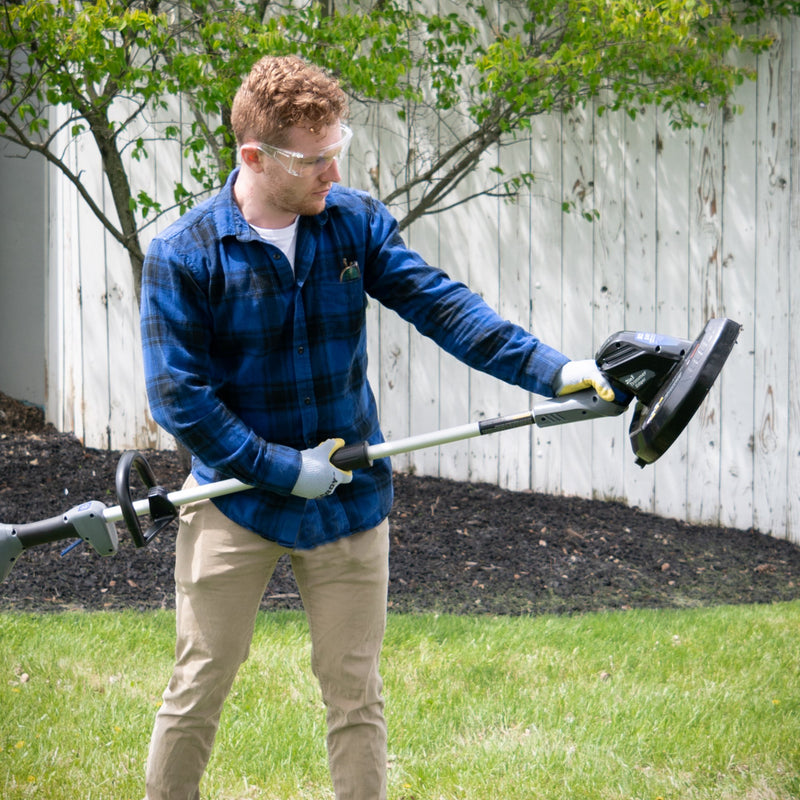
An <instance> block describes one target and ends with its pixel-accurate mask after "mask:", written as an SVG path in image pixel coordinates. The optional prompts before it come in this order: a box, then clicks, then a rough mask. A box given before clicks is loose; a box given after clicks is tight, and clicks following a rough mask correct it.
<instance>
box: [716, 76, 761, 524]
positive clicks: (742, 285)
mask: <svg viewBox="0 0 800 800" xmlns="http://www.w3.org/2000/svg"><path fill="white" fill-rule="evenodd" d="M737 100H738V101H740V102H741V103H742V104H743V105H744V106H745V108H746V109H749V110H750V113H744V114H732V113H730V112H727V111H726V112H723V113H724V117H723V128H722V132H723V148H724V149H723V154H724V162H725V172H724V187H725V188H724V195H723V203H722V248H723V249H722V271H723V299H724V309H723V311H724V315H725V316H727V317H730V318H731V319H734V320H736V321H737V322H738V323H740V324H741V325H742V330H741V332H740V333H739V339H738V343H737V345H736V347H735V348H734V350H733V352H732V353H731V355H730V357H729V359H728V362H727V363H726V365H725V369H724V370H723V371H722V375H721V376H720V378H719V388H720V399H721V403H720V413H721V416H720V434H721V435H720V459H721V470H720V522H721V523H722V524H723V525H733V524H734V520H738V524H739V525H741V526H743V527H750V526H751V525H752V524H753V447H752V442H753V439H752V437H753V413H754V409H753V349H754V346H755V338H754V330H755V309H754V307H753V298H754V296H755V283H756V269H757V265H756V252H755V236H756V186H757V174H756V148H755V144H756V137H757V135H758V131H757V124H756V115H755V114H754V113H752V109H754V108H755V107H756V100H757V94H756V85H755V83H752V82H750V83H747V84H745V85H744V86H742V88H741V89H740V90H739V92H738V95H737Z"/></svg>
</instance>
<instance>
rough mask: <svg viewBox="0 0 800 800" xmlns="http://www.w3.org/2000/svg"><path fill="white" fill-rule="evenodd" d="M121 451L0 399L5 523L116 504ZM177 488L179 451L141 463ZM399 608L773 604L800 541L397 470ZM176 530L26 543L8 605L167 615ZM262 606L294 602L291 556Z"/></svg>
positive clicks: (783, 591) (3, 603) (795, 564)
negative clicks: (116, 541) (78, 542)
mask: <svg viewBox="0 0 800 800" xmlns="http://www.w3.org/2000/svg"><path fill="white" fill-rule="evenodd" d="M120 455H121V453H119V452H115V451H107V450H95V449H89V448H84V447H83V446H82V445H81V443H80V442H79V441H78V440H77V439H76V438H75V437H74V436H72V435H70V434H64V433H59V432H57V431H55V429H53V428H52V427H51V426H47V425H45V424H44V421H43V418H42V415H41V411H39V410H38V409H36V408H32V407H30V406H27V405H24V404H21V403H18V402H16V401H14V400H12V399H11V398H8V397H6V396H5V395H2V394H0V520H2V522H3V523H4V524H6V525H10V524H12V523H13V524H21V523H25V522H33V521H36V520H40V519H44V518H47V517H51V516H56V515H60V514H62V513H63V512H65V511H66V510H67V509H69V508H71V507H73V506H76V505H78V504H80V503H82V502H85V501H87V500H100V501H102V502H103V503H105V504H106V505H109V506H111V505H115V504H116V502H117V500H116V497H115V495H114V476H115V471H116V466H117V462H118V460H119V457H120ZM145 455H146V457H147V459H148V461H149V463H150V464H151V466H152V467H153V470H154V472H155V474H156V476H157V478H158V480H159V483H160V484H161V485H163V486H164V487H165V488H166V489H168V490H170V491H172V490H174V489H177V488H179V487H180V485H181V483H182V482H183V470H182V468H181V465H180V463H179V460H178V457H177V455H176V454H175V453H174V452H171V451H157V452H148V453H146V454H145ZM391 525H392V527H391V539H392V553H391V583H390V589H389V606H390V609H391V610H394V611H403V612H430V611H435V612H440V613H456V614H513V615H519V614H542V613H559V614H562V613H578V612H586V611H600V610H608V609H628V608H636V607H650V608H686V607H692V606H707V605H714V604H721V603H771V602H776V601H784V600H794V599H797V598H798V597H800V548H798V547H797V546H796V545H793V544H791V543H789V542H787V541H784V540H781V539H776V538H774V537H771V536H767V535H764V534H761V533H758V532H756V531H752V530H736V529H730V528H717V527H710V526H699V525H689V524H686V523H684V522H681V521H679V520H673V519H665V518H663V517H659V516H655V515H653V514H648V513H644V512H642V511H640V510H638V509H635V508H629V507H627V506H625V505H623V504H621V503H610V502H600V501H591V500H582V499H578V498H565V497H554V496H550V495H544V494H539V493H533V492H511V491H506V490H503V489H498V488H497V487H495V486H489V485H485V484H472V483H466V482H459V481H451V480H445V479H441V478H427V477H420V476H414V475H405V474H397V475H396V502H395V507H394V510H393V513H392V517H391ZM175 528H176V526H175V524H172V525H171V526H170V527H169V528H168V529H167V530H165V531H164V532H162V533H161V534H160V535H159V536H158V537H157V538H156V539H155V540H154V541H153V542H152V543H151V544H150V545H149V546H148V547H146V548H141V549H137V548H135V547H134V546H133V543H132V541H131V539H130V536H129V534H128V533H127V531H126V530H125V528H124V527H123V526H122V525H121V524H120V525H119V526H118V529H119V532H120V549H119V552H118V553H117V554H116V555H114V556H111V557H107V558H101V557H100V556H98V555H96V554H95V553H94V552H93V551H92V550H91V549H90V548H87V547H80V548H76V549H73V550H71V551H70V552H68V553H66V554H64V555H62V551H63V550H64V549H65V548H66V547H67V545H68V544H69V543H68V542H55V543H52V544H48V545H41V546H39V547H33V548H30V549H28V550H25V551H24V552H23V553H22V554H21V556H20V557H19V559H18V560H17V563H16V564H15V566H14V568H13V569H12V571H11V573H10V574H9V576H8V578H7V579H6V581H5V582H4V583H2V584H0V609H2V610H19V611H58V610H64V609H76V608H77V609H122V608H132V609H153V608H172V607H173V605H174V590H173V585H172V560H173V557H174V542H175V532H176V531H175ZM262 605H263V608H264V609H286V608H300V607H301V605H300V599H299V596H298V594H297V586H296V584H295V582H294V578H293V577H292V574H291V569H290V567H289V563H288V561H287V560H281V562H280V563H279V565H278V569H277V570H276V573H275V575H274V577H273V579H272V581H271V583H270V585H269V587H268V590H267V593H266V594H265V596H264V600H263V604H262Z"/></svg>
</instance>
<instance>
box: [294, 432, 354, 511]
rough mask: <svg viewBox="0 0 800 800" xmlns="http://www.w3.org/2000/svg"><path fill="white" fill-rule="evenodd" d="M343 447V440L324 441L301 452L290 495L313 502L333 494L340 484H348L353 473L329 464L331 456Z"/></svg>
mask: <svg viewBox="0 0 800 800" xmlns="http://www.w3.org/2000/svg"><path fill="white" fill-rule="evenodd" d="M343 446H344V439H326V440H325V441H324V442H322V444H318V445H317V446H316V447H313V448H311V449H309V450H301V451H300V455H301V456H302V457H303V465H302V466H301V467H300V475H299V476H298V478H297V482H296V483H295V485H294V488H293V489H292V494H294V495H297V497H305V498H306V500H313V499H315V498H317V497H325V496H327V495H329V494H333V493H334V492H335V491H336V487H337V486H338V485H339V484H340V483H350V481H352V480H353V473H352V471H350V470H347V471H345V470H341V469H337V468H336V467H334V466H333V464H331V456H332V455H333V454H334V453H335V452H336V451H337V450H338V449H339V448H340V447H343Z"/></svg>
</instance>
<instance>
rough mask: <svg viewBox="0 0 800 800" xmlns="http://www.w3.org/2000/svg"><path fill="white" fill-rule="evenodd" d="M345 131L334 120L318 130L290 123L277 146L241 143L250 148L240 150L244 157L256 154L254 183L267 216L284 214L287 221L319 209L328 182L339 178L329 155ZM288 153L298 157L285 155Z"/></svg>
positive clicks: (337, 146) (331, 155)
mask: <svg viewBox="0 0 800 800" xmlns="http://www.w3.org/2000/svg"><path fill="white" fill-rule="evenodd" d="M346 134H347V131H346V129H344V128H342V127H340V125H339V124H338V123H337V124H335V125H329V126H327V127H325V128H323V129H322V130H319V131H310V130H309V129H307V128H299V127H293V128H291V129H290V130H289V135H288V137H287V139H286V141H285V143H284V145H283V147H282V148H280V149H278V148H270V147H269V146H263V147H262V148H261V149H259V146H258V145H245V148H243V150H247V149H250V148H252V149H250V153H249V154H248V153H246V152H243V157H244V158H245V160H247V158H248V155H252V156H256V155H257V157H258V162H259V165H260V167H261V174H260V175H258V177H257V178H256V181H255V183H256V186H257V189H256V191H257V194H258V199H259V203H260V204H263V207H264V211H265V212H266V213H267V214H269V215H270V216H271V217H276V216H279V217H285V218H287V219H288V220H289V222H291V219H293V218H294V217H295V216H297V215H298V214H300V215H313V214H319V213H320V212H322V211H323V210H324V209H325V198H326V197H327V196H328V192H329V191H330V189H331V186H332V185H333V184H334V183H338V182H339V181H340V180H341V178H342V176H341V174H340V172H339V164H338V158H336V157H333V156H335V155H336V154H337V153H338V150H339V144H340V143H341V142H342V140H343V137H346ZM348 138H349V137H348ZM291 153H294V154H299V155H300V156H302V158H300V157H295V158H292V157H290V156H289V155H287V154H291ZM292 172H299V173H300V174H292ZM289 222H287V223H286V224H289Z"/></svg>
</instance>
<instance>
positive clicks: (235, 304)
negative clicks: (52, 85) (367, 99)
mask: <svg viewBox="0 0 800 800" xmlns="http://www.w3.org/2000/svg"><path fill="white" fill-rule="evenodd" d="M236 174H237V172H234V173H233V174H232V175H231V177H230V178H229V179H228V181H227V183H226V185H225V187H224V188H223V189H222V190H221V192H220V193H219V194H218V195H216V196H215V197H213V198H211V199H210V200H208V201H206V202H205V203H203V204H202V205H200V206H198V207H197V208H195V209H193V210H192V211H190V212H189V213H188V214H186V215H185V216H184V217H182V218H181V219H180V220H179V221H178V222H176V223H175V224H173V225H172V226H170V227H169V228H168V229H167V230H166V231H164V232H163V233H162V234H161V235H159V236H158V237H157V238H155V239H154V240H153V242H152V243H151V245H150V247H149V249H148V253H147V258H146V260H145V265H144V275H143V279H142V306H141V332H142V343H143V350H144V367H145V379H146V385H147V394H148V398H149V402H150V409H151V412H152V415H153V418H154V419H155V420H156V422H158V423H159V424H160V425H161V426H162V427H163V428H164V429H165V430H167V431H168V432H169V433H171V434H172V435H174V436H175V438H176V439H178V440H179V441H180V442H182V443H183V444H184V445H185V446H186V447H187V448H188V449H189V450H190V451H191V452H192V453H194V455H195V458H194V461H193V468H192V470H193V473H194V475H195V477H196V478H197V480H198V481H199V482H200V483H201V484H203V483H208V482H211V481H217V480H221V479H223V478H229V477H233V478H238V479H239V480H241V481H244V482H245V483H247V484H250V485H252V486H253V487H254V488H253V489H251V490H246V491H243V492H239V493H236V494H232V495H228V496H227V497H221V498H216V499H215V500H214V502H215V503H216V504H217V506H218V507H219V508H220V510H221V511H222V512H223V513H224V514H225V515H226V516H228V517H229V518H230V519H232V520H234V521H235V522H237V523H239V524H240V525H243V526H244V527H246V528H249V529H250V530H253V531H255V532H256V533H258V534H260V535H262V536H264V537H266V538H268V539H271V540H273V541H277V542H279V543H280V544H283V545H285V546H287V547H296V548H308V547H314V546H316V545H318V544H321V543H323V542H328V541H333V540H335V539H338V538H340V537H342V536H346V535H348V534H350V533H354V532H357V531H361V530H366V529H368V528H371V527H374V526H375V525H377V524H378V523H379V522H380V521H381V520H382V519H383V518H384V517H386V516H387V514H388V513H389V510H390V508H391V504H392V482H391V465H390V463H389V459H382V460H380V461H378V462H376V463H375V464H374V465H373V467H372V468H370V469H364V470H356V472H355V475H354V478H353V481H352V483H350V484H345V485H342V486H339V488H338V489H337V490H336V492H335V493H334V494H333V495H331V496H330V497H324V498H320V499H318V500H309V501H306V500H303V499H302V498H298V497H294V496H292V495H291V494H290V492H291V489H292V487H293V486H294V483H295V481H296V480H297V476H298V474H299V471H300V463H301V458H300V454H299V451H300V450H302V449H305V448H308V447H314V446H316V445H317V444H319V442H321V441H323V440H324V439H327V438H329V437H334V436H337V437H341V438H343V439H344V440H345V442H346V443H348V444H352V443H356V442H360V441H363V440H367V441H369V442H370V443H372V444H374V443H377V442H381V441H383V437H382V435H381V430H380V426H379V422H378V415H377V407H376V404H375V399H374V397H373V394H372V390H371V389H370V386H369V383H368V381H367V339H366V329H365V328H366V326H365V322H366V317H365V311H366V305H367V297H368V296H370V297H372V298H374V299H375V300H377V301H378V302H380V303H382V304H383V305H384V306H387V307H388V308H391V309H393V310H395V311H396V312H397V313H398V314H400V316H401V317H403V318H404V319H406V320H408V321H409V322H411V323H412V324H413V325H415V326H416V328H417V329H418V330H419V331H420V332H421V333H423V334H425V335H426V336H429V337H430V338H432V339H433V340H434V341H436V342H437V343H438V344H439V345H440V346H441V347H442V348H444V349H445V350H446V351H448V352H449V353H451V354H453V355H454V356H456V357H457V358H459V359H460V360H461V361H463V362H465V363H466V364H468V365H470V366H472V367H475V368H477V369H480V370H483V371H485V372H488V373H489V374H491V375H493V376H494V377H496V378H498V379H500V380H503V381H507V382H509V383H512V384H515V385H518V386H521V387H522V388H524V389H526V390H527V391H531V392H536V393H538V394H544V395H550V394H551V393H552V390H551V384H552V381H553V378H554V376H555V374H556V372H557V371H558V369H559V368H560V367H561V366H562V365H563V364H564V363H566V361H567V360H568V359H567V358H565V357H564V356H563V355H561V354H560V353H558V352H557V351H556V350H553V349H552V348H550V347H548V346H547V345H545V344H543V343H541V342H539V340H538V339H536V338H535V337H533V336H532V335H530V334H528V333H527V332H526V331H524V330H523V329H522V328H520V327H518V326H516V325H513V324H511V323H510V322H507V321H505V320H503V319H502V318H501V317H499V316H498V315H497V314H496V313H495V312H494V311H492V310H491V309H490V308H489V307H488V306H487V305H486V303H484V302H483V300H482V299H481V298H480V297H478V296H477V295H476V294H473V293H472V292H471V291H469V290H468V289H467V287H466V286H464V285H463V284H461V283H458V282H456V281H453V280H451V279H450V278H448V277H447V275H446V274H445V273H444V272H442V271H441V270H438V269H435V268H433V267H431V266H429V265H428V264H426V263H425V261H424V260H423V259H422V258H421V257H420V256H419V255H418V254H417V253H415V252H413V251H412V250H410V249H408V248H407V247H406V246H405V244H404V242H403V240H402V239H401V237H400V235H399V233H398V230H397V223H396V221H395V220H394V219H393V218H392V216H391V215H390V214H389V212H388V210H387V209H386V208H385V207H384V206H383V205H382V204H381V203H379V202H378V201H376V200H375V199H373V198H372V197H370V196H369V195H368V194H366V193H363V192H359V191H356V190H353V189H348V188H344V187H341V186H338V185H335V186H334V187H333V189H332V191H331V193H330V194H329V195H328V199H327V208H326V210H325V211H324V212H323V213H321V214H319V215H317V216H313V217H302V218H301V219H300V224H299V230H298V239H297V253H296V260H295V264H296V273H295V274H293V272H292V269H291V267H290V265H289V262H288V261H287V259H286V257H285V256H284V255H283V253H282V252H281V251H280V250H278V249H277V248H275V247H273V246H272V245H270V244H267V243H266V242H264V241H263V240H261V239H260V238H259V237H258V236H257V234H255V233H254V232H253V231H252V229H251V228H250V227H249V225H248V224H247V222H246V221H245V219H244V217H243V216H242V214H241V212H240V210H239V208H238V206H237V205H236V203H235V201H234V199H233V194H232V189H233V183H234V181H235V180H236Z"/></svg>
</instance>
